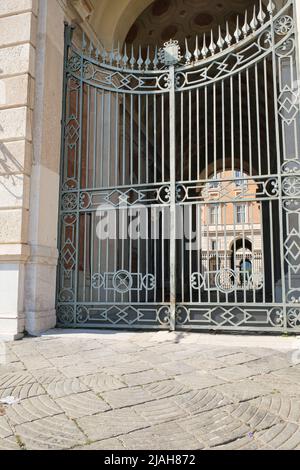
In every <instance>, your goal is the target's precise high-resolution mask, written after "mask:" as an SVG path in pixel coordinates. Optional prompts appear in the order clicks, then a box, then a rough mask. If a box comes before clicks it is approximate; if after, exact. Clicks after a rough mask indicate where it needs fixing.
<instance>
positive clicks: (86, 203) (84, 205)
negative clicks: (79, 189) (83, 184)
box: [79, 193, 92, 209]
mask: <svg viewBox="0 0 300 470" xmlns="http://www.w3.org/2000/svg"><path fill="white" fill-rule="evenodd" d="M91 203H92V199H91V196H90V195H89V194H88V193H81V194H80V197H79V208H80V209H88V208H89V207H90V205H91Z"/></svg>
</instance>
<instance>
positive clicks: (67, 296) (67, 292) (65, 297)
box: [59, 289, 74, 302]
mask: <svg viewBox="0 0 300 470" xmlns="http://www.w3.org/2000/svg"><path fill="white" fill-rule="evenodd" d="M59 300H60V301H61V302H73V300H74V292H73V291H72V290H71V289H61V291H60V292H59Z"/></svg>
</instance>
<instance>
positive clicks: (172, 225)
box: [169, 65, 176, 331]
mask: <svg viewBox="0 0 300 470" xmlns="http://www.w3.org/2000/svg"><path fill="white" fill-rule="evenodd" d="M169 75H170V91H169V126H170V303H171V307H170V329H171V330H172V331H174V330H175V329H176V122H175V118H176V115H175V112H176V110H175V105H176V102H175V68H174V65H171V66H170V68H169Z"/></svg>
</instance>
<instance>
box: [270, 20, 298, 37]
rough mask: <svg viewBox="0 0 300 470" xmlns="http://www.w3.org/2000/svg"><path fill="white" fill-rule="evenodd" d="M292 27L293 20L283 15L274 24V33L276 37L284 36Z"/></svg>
mask: <svg viewBox="0 0 300 470" xmlns="http://www.w3.org/2000/svg"><path fill="white" fill-rule="evenodd" d="M293 27H294V20H293V18H291V17H290V16H289V15H283V16H281V17H280V18H278V19H277V20H276V21H275V23H274V31H275V33H276V34H278V36H285V35H286V34H288V33H289V32H290V31H291V29H292V28H293Z"/></svg>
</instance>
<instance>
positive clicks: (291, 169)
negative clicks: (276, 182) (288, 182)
mask: <svg viewBox="0 0 300 470" xmlns="http://www.w3.org/2000/svg"><path fill="white" fill-rule="evenodd" d="M281 172H282V173H286V174H292V173H297V172H300V160H289V161H287V162H284V163H283V164H282V167H281Z"/></svg>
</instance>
